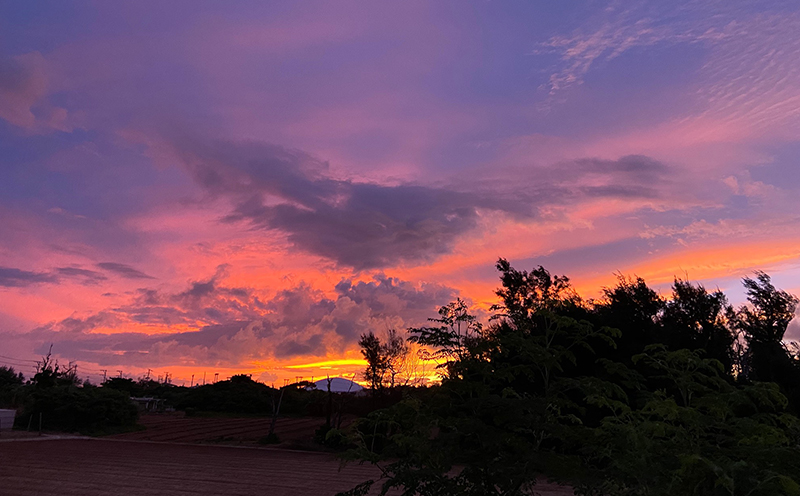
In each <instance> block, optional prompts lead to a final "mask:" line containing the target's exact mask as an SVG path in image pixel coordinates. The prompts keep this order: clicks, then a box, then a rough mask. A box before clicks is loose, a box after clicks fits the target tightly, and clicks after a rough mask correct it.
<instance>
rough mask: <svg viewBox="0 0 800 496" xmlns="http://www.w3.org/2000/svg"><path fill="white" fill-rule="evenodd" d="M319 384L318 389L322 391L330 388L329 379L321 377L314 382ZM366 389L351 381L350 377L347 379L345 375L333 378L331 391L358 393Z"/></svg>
mask: <svg viewBox="0 0 800 496" xmlns="http://www.w3.org/2000/svg"><path fill="white" fill-rule="evenodd" d="M314 384H315V385H316V386H317V389H318V390H320V391H327V390H328V379H320V380H318V381H317V382H315V383H314ZM362 389H364V388H363V387H361V386H359V385H358V384H356V383H355V382H353V381H351V380H350V379H345V378H344V377H332V378H331V391H333V392H334V393H346V392H348V391H349V392H351V393H356V392H358V391H361V390H362Z"/></svg>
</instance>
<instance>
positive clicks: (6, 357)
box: [0, 355, 39, 363]
mask: <svg viewBox="0 0 800 496" xmlns="http://www.w3.org/2000/svg"><path fill="white" fill-rule="evenodd" d="M0 358H5V359H8V360H17V361H19V362H31V363H39V361H38V360H26V359H25V358H14V357H10V356H5V355H0Z"/></svg>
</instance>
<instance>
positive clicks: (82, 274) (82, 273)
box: [56, 267, 108, 285]
mask: <svg viewBox="0 0 800 496" xmlns="http://www.w3.org/2000/svg"><path fill="white" fill-rule="evenodd" d="M56 272H57V273H58V275H60V276H65V277H71V278H76V279H79V280H81V281H82V282H83V284H86V285H94V284H99V283H101V282H103V281H106V280H108V278H107V277H106V276H104V275H103V274H101V273H99V272H97V271H94V270H88V269H80V268H77V267H60V268H58V269H56Z"/></svg>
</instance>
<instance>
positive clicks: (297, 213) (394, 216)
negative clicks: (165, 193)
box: [174, 140, 667, 269]
mask: <svg viewBox="0 0 800 496" xmlns="http://www.w3.org/2000/svg"><path fill="white" fill-rule="evenodd" d="M174 144H175V146H176V147H177V149H178V151H179V155H180V157H181V160H182V161H183V162H184V164H185V165H186V167H187V168H188V169H189V171H190V173H191V174H192V176H193V177H194V179H195V181H196V182H197V183H198V184H200V185H201V186H202V187H203V188H204V189H205V190H206V191H208V192H209V193H211V194H212V195H220V196H226V197H228V198H230V199H232V200H233V203H234V208H233V210H232V211H231V212H230V214H229V215H227V216H226V217H225V218H224V221H226V222H247V223H249V224H251V225H252V226H254V227H257V228H264V229H275V230H279V231H281V232H284V233H286V235H287V237H288V239H289V241H290V242H292V243H293V244H294V245H295V246H296V247H298V248H301V249H303V250H305V251H308V252H311V253H314V254H317V255H321V256H323V257H326V258H329V259H331V260H334V261H336V262H337V263H339V264H342V265H346V266H350V267H353V268H355V269H371V268H380V267H387V266H392V265H397V264H402V263H414V262H425V261H430V260H432V259H433V258H435V257H437V256H439V255H442V254H445V253H448V252H450V251H451V249H452V247H453V245H454V244H455V242H456V241H457V240H458V238H459V236H461V235H462V234H464V233H466V232H468V231H470V230H472V229H474V228H475V227H476V226H477V224H478V221H479V219H480V215H481V212H482V211H499V212H503V213H505V214H507V215H510V216H513V217H517V218H532V217H535V216H537V215H538V210H539V208H541V207H543V206H549V205H554V204H564V203H567V202H574V201H576V200H579V199H580V198H582V197H584V198H585V197H619V198H652V197H654V196H657V195H658V192H657V188H656V187H655V184H656V183H658V182H659V181H663V178H664V175H665V173H666V170H667V168H666V166H664V165H663V164H661V163H659V162H656V161H654V160H652V159H650V158H648V157H643V156H627V157H622V158H621V159H619V160H615V161H614V160H600V159H581V160H577V161H573V162H566V163H559V164H556V165H552V166H548V167H535V168H530V169H526V170H525V171H524V173H523V175H522V176H521V177H519V178H518V180H516V181H514V182H513V183H511V184H504V185H502V186H501V187H498V188H495V189H492V187H485V185H483V184H482V183H481V180H480V178H479V177H475V178H471V182H467V181H461V182H460V184H462V185H463V186H462V187H455V186H453V187H432V186H425V185H418V184H399V185H383V184H375V183H367V182H358V181H354V180H350V179H339V178H334V177H333V175H332V174H331V173H330V172H329V170H328V164H327V163H325V162H322V161H320V160H317V159H315V158H313V157H311V156H310V155H308V154H306V153H303V152H301V151H297V150H287V149H285V148H282V147H279V146H274V145H267V144H261V143H252V142H249V143H230V142H216V143H215V142H211V141H207V142H203V143H199V142H196V141H191V140H178V141H176V142H175V143H174ZM468 180H469V179H468Z"/></svg>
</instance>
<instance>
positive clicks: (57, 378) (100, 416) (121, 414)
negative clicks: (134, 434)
mask: <svg viewBox="0 0 800 496" xmlns="http://www.w3.org/2000/svg"><path fill="white" fill-rule="evenodd" d="M23 381H24V378H23V377H22V374H16V373H15V372H14V370H13V369H10V368H5V367H4V368H0V403H2V406H5V407H8V408H14V409H17V410H18V415H17V423H18V425H22V426H26V425H30V426H31V427H32V428H34V429H38V428H39V423H40V421H41V427H42V428H43V429H45V430H57V431H63V432H82V433H100V432H111V431H116V430H124V429H129V428H131V427H133V426H135V425H136V421H137V418H138V412H137V409H136V406H135V405H133V404H132V403H131V401H130V397H129V396H128V394H126V393H123V392H120V391H117V390H114V389H111V388H99V387H95V386H92V385H91V384H88V383H83V382H81V381H80V380H78V379H77V377H76V375H75V370H74V368H71V367H67V368H66V369H64V368H62V367H60V366H59V364H58V363H57V362H56V361H54V360H52V359H51V357H50V354H49V353H48V354H47V356H45V357H43V359H42V361H41V362H39V364H38V367H37V371H36V373H35V374H34V376H33V378H32V379H31V381H29V382H27V383H25V382H23Z"/></svg>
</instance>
